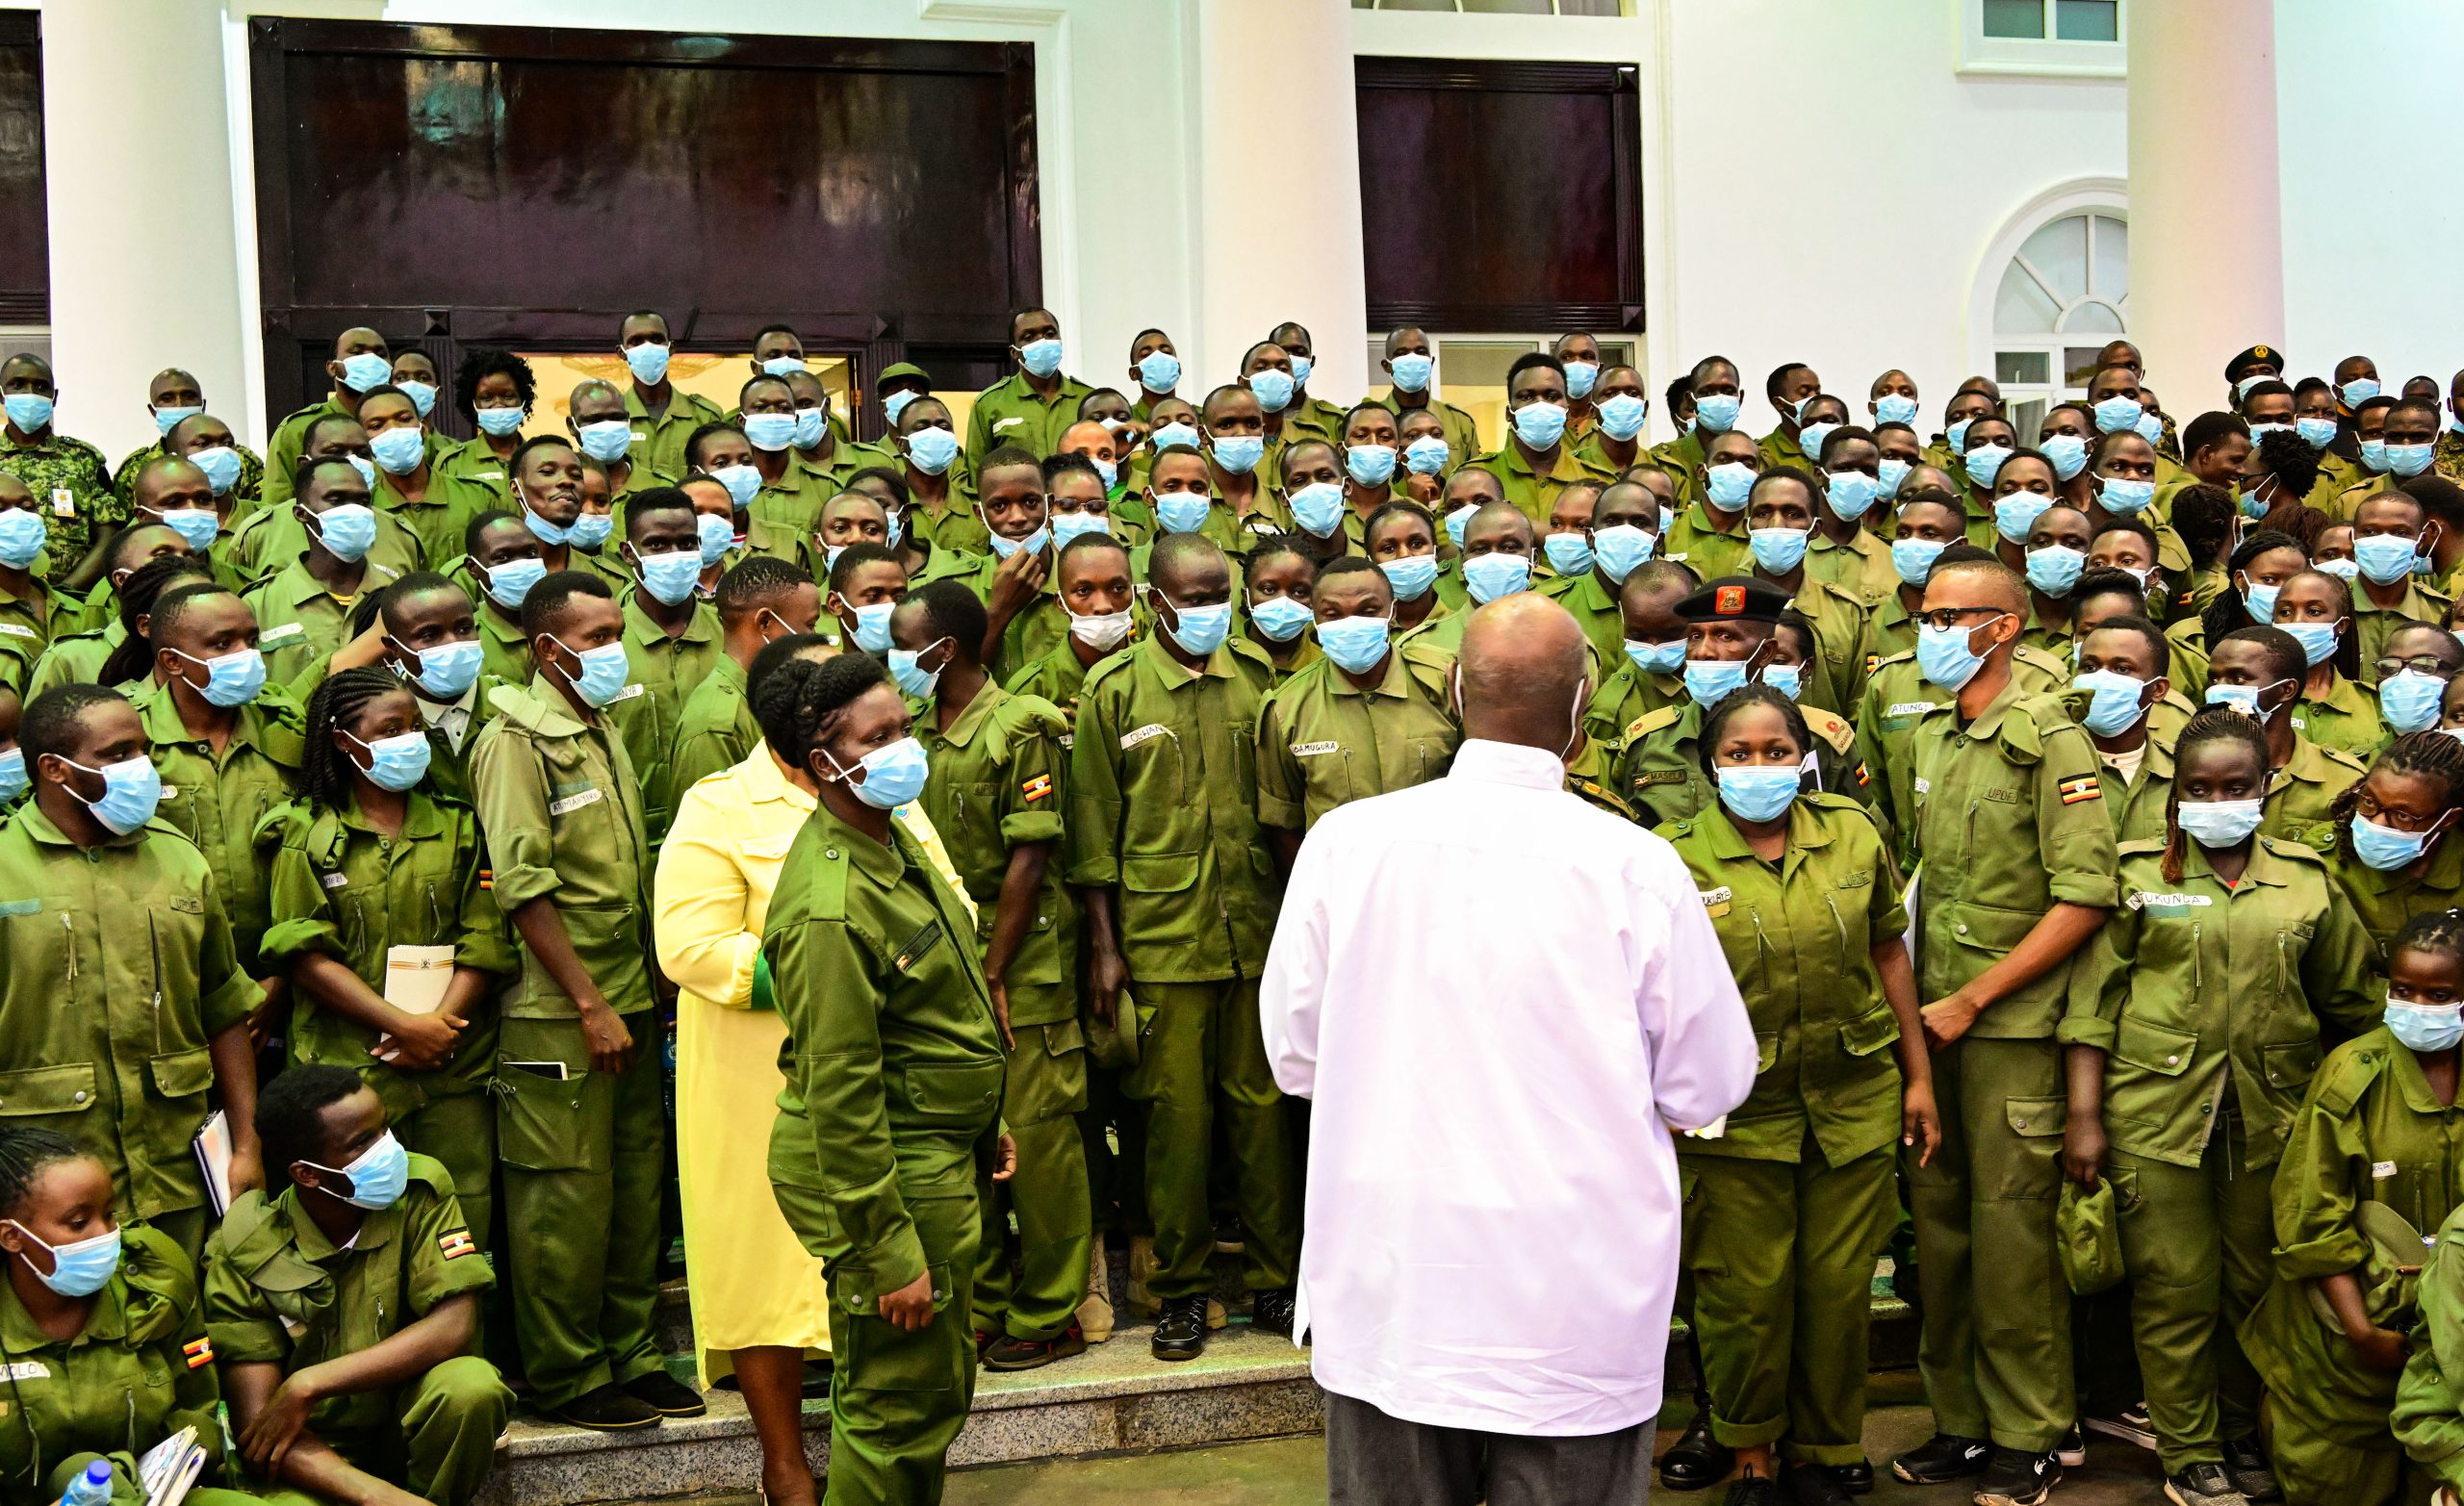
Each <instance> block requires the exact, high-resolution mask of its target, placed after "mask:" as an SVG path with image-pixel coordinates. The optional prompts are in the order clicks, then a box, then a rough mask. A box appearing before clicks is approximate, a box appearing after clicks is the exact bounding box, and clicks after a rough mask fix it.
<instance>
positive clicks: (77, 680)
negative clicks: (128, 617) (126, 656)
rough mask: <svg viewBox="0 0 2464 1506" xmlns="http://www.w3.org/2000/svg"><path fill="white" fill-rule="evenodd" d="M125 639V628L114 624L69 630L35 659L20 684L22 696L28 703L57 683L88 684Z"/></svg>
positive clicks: (54, 640) (98, 674) (126, 633)
mask: <svg viewBox="0 0 2464 1506" xmlns="http://www.w3.org/2000/svg"><path fill="white" fill-rule="evenodd" d="M127 638H128V631H127V629H125V628H123V627H121V626H120V625H119V624H117V623H114V624H112V625H110V626H108V627H104V628H101V629H99V630H98V631H95V632H82V633H70V634H68V635H67V636H66V637H64V638H55V639H53V640H52V644H51V647H50V648H48V649H45V650H44V651H42V657H41V658H39V659H37V660H36V661H35V666H34V670H33V673H31V674H30V675H28V676H27V677H26V683H25V684H24V685H23V686H22V687H21V689H22V691H23V693H24V699H25V700H26V701H27V702H32V701H33V700H34V699H35V697H37V696H39V695H41V694H42V693H43V692H44V691H46V690H51V689H53V688H55V687H57V686H61V685H90V684H93V683H94V682H95V679H96V677H97V676H100V675H101V674H102V673H103V665H104V663H105V662H106V661H107V660H109V659H110V658H111V656H112V651H113V650H115V649H116V648H118V647H119V646H120V645H121V644H122V643H124V642H126V641H127Z"/></svg>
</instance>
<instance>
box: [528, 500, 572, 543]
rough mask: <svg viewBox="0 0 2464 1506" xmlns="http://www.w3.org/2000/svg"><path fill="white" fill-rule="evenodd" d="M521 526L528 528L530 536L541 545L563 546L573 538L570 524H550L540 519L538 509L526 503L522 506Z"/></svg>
mask: <svg viewBox="0 0 2464 1506" xmlns="http://www.w3.org/2000/svg"><path fill="white" fill-rule="evenodd" d="M522 525H523V526H524V527H526V528H528V529H529V530H530V536H531V537H532V538H534V539H537V540H538V541H539V542H540V543H542V544H550V545H553V544H563V543H566V542H568V541H570V540H571V539H572V538H573V536H574V525H573V524H572V523H551V522H549V521H548V520H547V519H545V518H543V517H541V516H540V515H539V511H538V509H536V508H534V507H532V506H531V505H530V504H529V503H527V502H525V503H523V504H522Z"/></svg>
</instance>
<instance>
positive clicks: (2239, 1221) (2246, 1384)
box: [2061, 709, 2377, 1506]
mask: <svg viewBox="0 0 2464 1506" xmlns="http://www.w3.org/2000/svg"><path fill="white" fill-rule="evenodd" d="M2267 780H2268V746H2267V738H2266V735H2265V734H2264V733H2262V732H2261V731H2260V730H2259V725H2258V724H2257V723H2256V722H2253V721H2251V720H2250V719H2249V718H2248V717H2246V716H2244V715H2242V714H2241V713H2240V712H2238V711H2228V710H2222V709H2212V710H2207V711H2202V712H2200V713H2199V714H2198V715H2196V716H2194V717H2193V718H2192V719H2191V721H2190V724H2189V725H2188V726H2187V727H2184V728H2183V729H2182V732H2181V735H2180V738H2179V739H2178V740H2177V741H2176V742H2175V744H2174V747H2173V790H2172V803H2171V808H2169V810H2168V811H2167V812H2166V821H2165V836H2164V839H2163V840H2162V841H2139V842H2125V843H2123V844H2122V846H2121V851H2120V868H2119V878H2120V885H2121V890H2120V892H2121V896H2122V903H2121V906H2120V907H2118V908H2117V909H2116V910H2115V911H2114V912H2113V915H2112V918H2110V919H2109V920H2107V921H2106V922H2105V925H2104V928H2103V929H2102V930H2101V931H2099V932H2096V935H2095V938H2094V939H2093V940H2092V941H2091V942H2090V943H2089V947H2088V951H2087V954H2086V958H2085V960H2084V962H2083V963H2082V965H2081V966H2080V967H2079V968H2078V969H2077V970H2075V971H2074V972H2073V973H2072V975H2071V989H2070V1004H2069V1009H2068V1013H2067V1016H2066V1018H2065V1019H2064V1021H2063V1024H2062V1030H2061V1038H2062V1039H2063V1040H2064V1041H2065V1042H2066V1044H2067V1046H2068V1048H2069V1050H2068V1061H2069V1065H2068V1077H2069V1117H2068V1127H2067V1129H2066V1132H2065V1137H2064V1157H2063V1161H2064V1170H2065V1171H2066V1173H2067V1174H2068V1175H2069V1176H2070V1178H2071V1180H2072V1181H2074V1182H2077V1183H2078V1184H2079V1185H2080V1186H2082V1187H2089V1188H2093V1187H2095V1186H2096V1185H2097V1183H2098V1182H2099V1181H2100V1180H2110V1181H2111V1182H2112V1184H2113V1187H2114V1195H2115V1199H2116V1203H2117V1208H2118V1211H2119V1224H2120V1229H2119V1232H2120V1236H2121V1253H2122V1261H2123V1264H2125V1266H2126V1267H2127V1268H2128V1270H2129V1273H2130V1276H2131V1278H2132V1279H2133V1281H2134V1283H2135V1286H2134V1288H2133V1293H2132V1303H2131V1317H2132V1329H2133V1334H2134V1337H2135V1338H2136V1340H2137V1346H2138V1350H2139V1363H2140V1368H2141V1371H2142V1373H2143V1376H2144V1378H2145V1383H2146V1399H2147V1411H2148V1416H2149V1417H2150V1419H2151V1420H2152V1422H2153V1424H2154V1429H2155V1433H2156V1441H2157V1442H2156V1450H2157V1456H2158V1458H2159V1459H2161V1460H2162V1461H2163V1463H2164V1468H2165V1475H2166V1489H2167V1491H2168V1493H2169V1494H2170V1495H2171V1496H2172V1498H2173V1499H2174V1500H2175V1501H2176V1502H2177V1503H2179V1506H2197V1503H2198V1502H2202V1501H2212V1502H2231V1503H2234V1506H2238V1503H2239V1502H2240V1500H2241V1499H2243V1498H2245V1497H2247V1498H2252V1499H2259V1498H2265V1497H2267V1496H2270V1495H2271V1494H2272V1493H2273V1491H2274V1482H2273V1481H2272V1480H2271V1479H2270V1478H2269V1475H2268V1466H2267V1455H2266V1453H2265V1452H2264V1451H2263V1450H2262V1449H2261V1447H2260V1445H2259V1439H2258V1400H2259V1386H2258V1377H2257V1376H2256V1375H2254V1374H2253V1373H2252V1372H2251V1370H2250V1366H2249V1365H2248V1363H2247V1362H2246V1361H2245V1360H2244V1359H2243V1357H2242V1352H2241V1345H2240V1344H2239V1343H2238V1342H2237V1341H2236V1340H2235V1337H2234V1335H2235V1331H2236V1329H2237V1328H2238V1327H2239V1326H2240V1324H2241V1322H2242V1320H2243V1319H2244V1318H2246V1317H2247V1316H2248V1315H2249V1313H2250V1309H2251V1308H2252V1307H2253V1306H2254V1305H2256V1303H2257V1302H2258V1299H2259V1296H2260V1294H2261V1293H2262V1292H2264V1291H2265V1290H2266V1289H2267V1286H2268V1278H2269V1275H2270V1272H2269V1269H2268V1251H2269V1249H2270V1248H2271V1244H2272V1242H2273V1241H2272V1240H2271V1239H2270V1238H2269V1228H2268V1215H2269V1204H2268V1189H2269V1187H2270V1184H2271V1180H2272V1177H2273V1173H2274V1169H2275V1165H2276V1158H2277V1157H2278V1155H2279V1154H2280V1153H2281V1151H2282V1149H2283V1146H2284V1136H2285V1132H2286V1131H2287V1130H2288V1129H2289V1128H2290V1127H2291V1126H2292V1124H2293V1118H2294V1113H2295V1110H2297V1109H2298V1108H2299V1107H2300V1099H2299V1093H2300V1085H2302V1084H2303V1083H2305V1082H2307V1081H2309V1078H2310V1075H2311V1073H2312V1072H2314V1071H2315V1070H2316V1069H2317V1064H2318V1060H2319V1039H2320V1035H2321V1034H2322V1028H2323V1024H2324V1025H2325V1026H2330V1027H2333V1028H2334V1030H2335V1032H2336V1033H2337V1034H2351V1033H2353V1032H2355V1031H2358V1030H2361V1029H2365V1028H2367V1027H2368V1026H2369V1025H2370V1024H2371V1023H2373V1022H2374V1020H2375V1019H2376V1013H2377V1011H2376V1010H2375V1009H2374V1008H2372V1004H2371V993H2370V973H2371V963H2372V961H2373V960H2374V957H2375V954H2376V951H2377V949H2376V947H2375V946H2374V944H2373V943H2372V942H2371V939H2370V936H2369V934H2368V932H2365V931H2363V930H2362V927H2361V923H2360V921H2359V919H2358V918H2357V917H2355V915H2354V914H2353V911H2352V906H2351V905H2350V904H2349V903H2348V902H2347V900H2346V899H2345V896H2344V893H2343V891H2342V890H2341V889H2339V888H2338V887H2337V885H2336V882H2335V881H2334V880H2333V879H2332V878H2331V877H2330V876H2329V875H2328V873H2327V867H2326V863H2325V862H2324V860H2323V859H2322V858H2321V857H2320V856H2319V855H2318V854H2316V853H2314V852H2312V851H2311V850H2310V849H2309V848H2306V847H2303V846H2301V845H2300V844H2299V843H2297V842H2287V841H2279V840H2277V839H2276V838H2273V837H2268V836H2262V835H2259V834H2258V828H2259V820H2260V806H2261V804H2262V803H2261V798H2260V797H2261V794H2262V792H2263V791H2264V790H2265V789H2266V788H2267Z"/></svg>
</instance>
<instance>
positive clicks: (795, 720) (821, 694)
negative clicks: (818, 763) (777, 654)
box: [753, 653, 889, 773]
mask: <svg viewBox="0 0 2464 1506" xmlns="http://www.w3.org/2000/svg"><path fill="white" fill-rule="evenodd" d="M888 682H889V672H888V671H887V670H885V669H883V668H882V665H881V661H880V660H879V659H876V658H874V657H873V656H872V655H871V654H869V653H842V654H840V655H838V656H837V657H836V658H834V659H826V660H823V661H821V662H819V663H815V662H814V661H812V660H810V659H790V660H788V661H787V662H786V663H784V664H782V665H780V666H779V667H778V668H777V669H776V670H774V671H772V672H771V673H770V675H769V676H766V677H765V678H763V679H761V680H760V681H759V682H758V683H757V684H755V685H754V686H753V718H754V720H755V721H757V722H758V723H760V724H761V740H762V741H763V742H765V743H768V744H769V745H770V752H771V753H774V754H776V755H777V756H778V758H779V761H780V762H782V763H784V764H785V765H787V767H789V768H791V769H802V770H806V771H807V772H808V773H809V771H810V769H811V766H812V750H813V748H814V745H816V744H818V743H819V742H820V741H821V740H822V739H823V738H825V737H827V736H829V735H830V731H831V728H832V727H833V726H834V724H835V723H836V722H837V720H838V718H839V715H840V713H842V712H844V711H845V710H846V709H847V708H848V706H850V705H852V704H854V702H855V701H856V698H857V697H859V696H861V695H862V694H863V693H864V692H866V691H868V690H870V689H872V688H873V687H874V686H876V685H883V684H887V683H888Z"/></svg>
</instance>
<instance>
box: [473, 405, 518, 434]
mask: <svg viewBox="0 0 2464 1506" xmlns="http://www.w3.org/2000/svg"><path fill="white" fill-rule="evenodd" d="M471 417H472V418H473V419H474V420H475V421H477V422H478V425H479V432H480V433H482V434H486V435H491V436H493V437H495V438H497V439H503V438H504V437H505V436H506V435H508V434H519V433H521V432H522V420H523V417H524V415H523V412H522V410H521V409H519V408H475V409H473V410H472V411H471Z"/></svg>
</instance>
